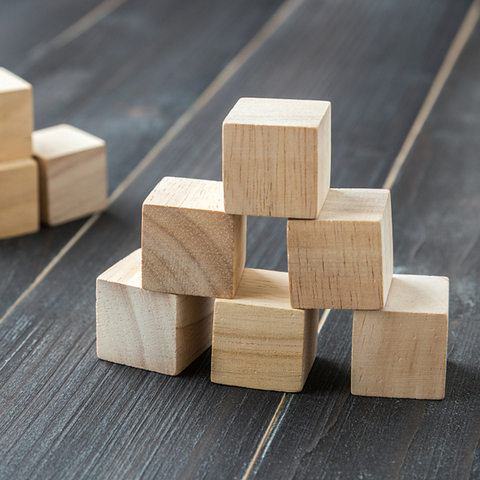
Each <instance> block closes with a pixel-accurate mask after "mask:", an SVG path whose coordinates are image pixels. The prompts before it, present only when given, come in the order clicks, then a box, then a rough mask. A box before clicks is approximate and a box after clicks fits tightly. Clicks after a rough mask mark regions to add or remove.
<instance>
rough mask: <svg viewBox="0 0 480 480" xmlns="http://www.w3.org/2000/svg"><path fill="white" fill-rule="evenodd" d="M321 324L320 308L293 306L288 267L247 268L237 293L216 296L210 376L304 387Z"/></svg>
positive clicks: (270, 386) (285, 388) (227, 381)
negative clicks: (275, 269)
mask: <svg viewBox="0 0 480 480" xmlns="http://www.w3.org/2000/svg"><path fill="white" fill-rule="evenodd" d="M317 325H318V310H294V309H293V308H291V307H290V296H289V293H288V274H287V273H285V272H274V271H268V270H257V269H250V268H247V269H246V270H245V271H244V273H243V276H242V280H241V282H240V285H239V287H238V290H237V294H236V295H235V298H233V299H228V300H226V299H217V300H215V312H214V319H213V341H212V375H211V379H212V382H215V383H222V384H224V385H235V386H239V387H247V388H257V389H262V390H277V391H281V392H300V391H301V390H302V388H303V385H304V384H305V381H306V379H307V376H308V374H309V372H310V368H311V367H312V364H313V361H314V360H315V352H316V350H317V336H318V335H317Z"/></svg>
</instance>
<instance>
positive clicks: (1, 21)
mask: <svg viewBox="0 0 480 480" xmlns="http://www.w3.org/2000/svg"><path fill="white" fill-rule="evenodd" d="M102 1H104V0H85V1H82V2H72V1H68V2H66V1H63V0H52V1H48V2H41V3H39V2H38V1H37V0H18V1H16V2H10V1H9V0H2V1H1V2H0V11H1V12H2V14H1V15H0V65H2V66H3V67H6V68H8V69H10V70H12V71H14V72H16V73H20V72H24V71H25V68H26V67H27V65H31V64H32V63H34V62H35V61H38V59H39V58H40V57H42V56H44V55H46V54H47V53H49V52H50V51H51V50H52V49H53V48H54V46H53V45H51V44H50V42H51V40H52V39H53V38H55V37H56V36H58V35H60V34H62V33H63V32H64V31H65V30H66V29H67V28H69V27H70V26H71V25H73V24H74V23H76V22H78V21H79V20H80V19H81V18H82V17H84V16H85V15H87V14H88V13H90V12H91V11H92V10H93V9H94V8H96V7H98V5H99V4H101V3H102ZM20 25H21V28H20V27H19V26H20ZM13 39H14V41H13Z"/></svg>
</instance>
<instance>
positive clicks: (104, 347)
mask: <svg viewBox="0 0 480 480" xmlns="http://www.w3.org/2000/svg"><path fill="white" fill-rule="evenodd" d="M140 261H141V253H140V250H137V251H135V252H133V253H132V254H131V255H129V256H128V257H126V258H125V259H123V260H122V261H120V262H119V263H117V264H116V265H115V266H113V267H112V268H111V269H109V270H107V272H105V273H104V274H102V275H101V276H100V277H99V278H98V280H97V354H98V357H99V358H101V359H103V360H108V361H111V362H115V363H120V364H123V365H129V366H132V367H136V368H142V369H145V370H150V371H154V372H158V373H164V374H167V375H177V374H179V373H180V372H181V371H182V370H184V369H185V368H186V367H187V366H188V365H189V364H190V363H191V362H193V360H195V359H196V358H197V357H198V356H199V355H200V354H201V353H202V352H204V351H205V350H206V349H207V348H208V347H209V346H210V345H211V331H212V314H213V300H212V299H210V298H202V297H186V296H180V295H170V294H165V293H158V292H150V291H146V290H143V289H142V288H141V286H140V283H141V270H140Z"/></svg>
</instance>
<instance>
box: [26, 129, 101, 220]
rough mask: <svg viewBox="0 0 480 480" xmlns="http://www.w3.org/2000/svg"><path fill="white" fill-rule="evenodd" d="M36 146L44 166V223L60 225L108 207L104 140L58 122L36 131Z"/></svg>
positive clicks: (39, 158) (36, 151) (42, 194)
mask: <svg viewBox="0 0 480 480" xmlns="http://www.w3.org/2000/svg"><path fill="white" fill-rule="evenodd" d="M33 149H34V154H35V156H36V158H37V159H38V162H39V165H40V191H41V198H42V211H41V214H42V222H43V223H46V224H47V225H59V224H62V223H65V222H68V221H71V220H75V219H78V218H81V217H84V216H86V215H89V214H91V213H93V212H96V211H100V210H103V209H105V208H106V206H107V167H106V155H105V142H104V141H103V140H102V139H100V138H98V137H94V136H93V135H90V134H88V133H86V132H83V131H82V130H79V129H77V128H74V127H71V126H70V125H58V126H56V127H51V128H46V129H44V130H39V131H36V132H34V134H33Z"/></svg>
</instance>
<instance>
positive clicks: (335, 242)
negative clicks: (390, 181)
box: [287, 189, 393, 310]
mask: <svg viewBox="0 0 480 480" xmlns="http://www.w3.org/2000/svg"><path fill="white" fill-rule="evenodd" d="M287 243H288V273H289V282H290V298H291V304H292V307H294V308H331V309H363V310H374V309H379V308H382V307H383V306H384V305H385V302H386V299H387V296H388V291H389V288H390V284H391V280H392V275H393V235H392V217H391V203H390V192H389V191H388V190H373V189H369V190H366V189H331V190H330V192H329V194H328V196H327V199H326V201H325V204H324V208H323V209H322V212H321V213H320V215H319V217H318V218H317V219H316V220H289V221H288V225H287Z"/></svg>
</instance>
